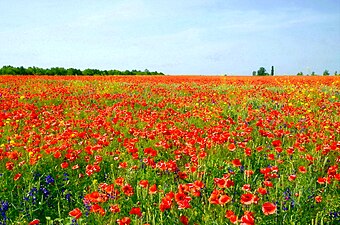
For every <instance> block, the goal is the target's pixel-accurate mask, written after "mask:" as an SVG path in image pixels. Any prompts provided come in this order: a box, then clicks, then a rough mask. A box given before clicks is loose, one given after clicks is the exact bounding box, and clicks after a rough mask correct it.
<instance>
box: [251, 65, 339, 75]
mask: <svg viewBox="0 0 340 225" xmlns="http://www.w3.org/2000/svg"><path fill="white" fill-rule="evenodd" d="M296 75H297V76H303V75H304V74H303V73H302V72H299V73H297V74H296ZM306 75H307V76H309V74H306ZM310 75H311V76H317V74H316V73H315V72H312V73H311V74H310ZM322 75H323V76H329V75H330V73H329V71H328V70H325V71H324V72H323V73H322ZM253 76H274V66H272V68H271V71H270V74H269V73H267V71H266V69H265V68H264V67H260V69H259V70H258V71H253ZM334 76H339V74H338V71H335V72H334Z"/></svg>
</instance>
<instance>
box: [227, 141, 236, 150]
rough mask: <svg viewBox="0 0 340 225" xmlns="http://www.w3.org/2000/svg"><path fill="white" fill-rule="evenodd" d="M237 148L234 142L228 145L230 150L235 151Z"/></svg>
mask: <svg viewBox="0 0 340 225" xmlns="http://www.w3.org/2000/svg"><path fill="white" fill-rule="evenodd" d="M235 149H236V146H235V144H234V143H231V144H229V145H228V150H229V151H231V152H233V151H235Z"/></svg>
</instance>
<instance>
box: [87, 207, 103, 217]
mask: <svg viewBox="0 0 340 225" xmlns="http://www.w3.org/2000/svg"><path fill="white" fill-rule="evenodd" d="M90 212H94V213H99V214H100V215H101V216H104V215H105V210H104V209H103V208H102V207H101V206H100V205H98V204H94V205H92V206H91V208H90Z"/></svg>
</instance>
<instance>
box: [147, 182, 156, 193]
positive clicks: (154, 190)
mask: <svg viewBox="0 0 340 225" xmlns="http://www.w3.org/2000/svg"><path fill="white" fill-rule="evenodd" d="M156 193H157V186H156V184H153V185H151V187H150V188H149V194H150V195H153V194H156Z"/></svg>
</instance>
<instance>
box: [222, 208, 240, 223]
mask: <svg viewBox="0 0 340 225" xmlns="http://www.w3.org/2000/svg"><path fill="white" fill-rule="evenodd" d="M225 217H226V218H228V219H229V220H230V222H231V223H234V224H236V223H237V222H238V218H237V216H236V215H235V213H234V212H233V211H231V210H227V211H226V213H225Z"/></svg>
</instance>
